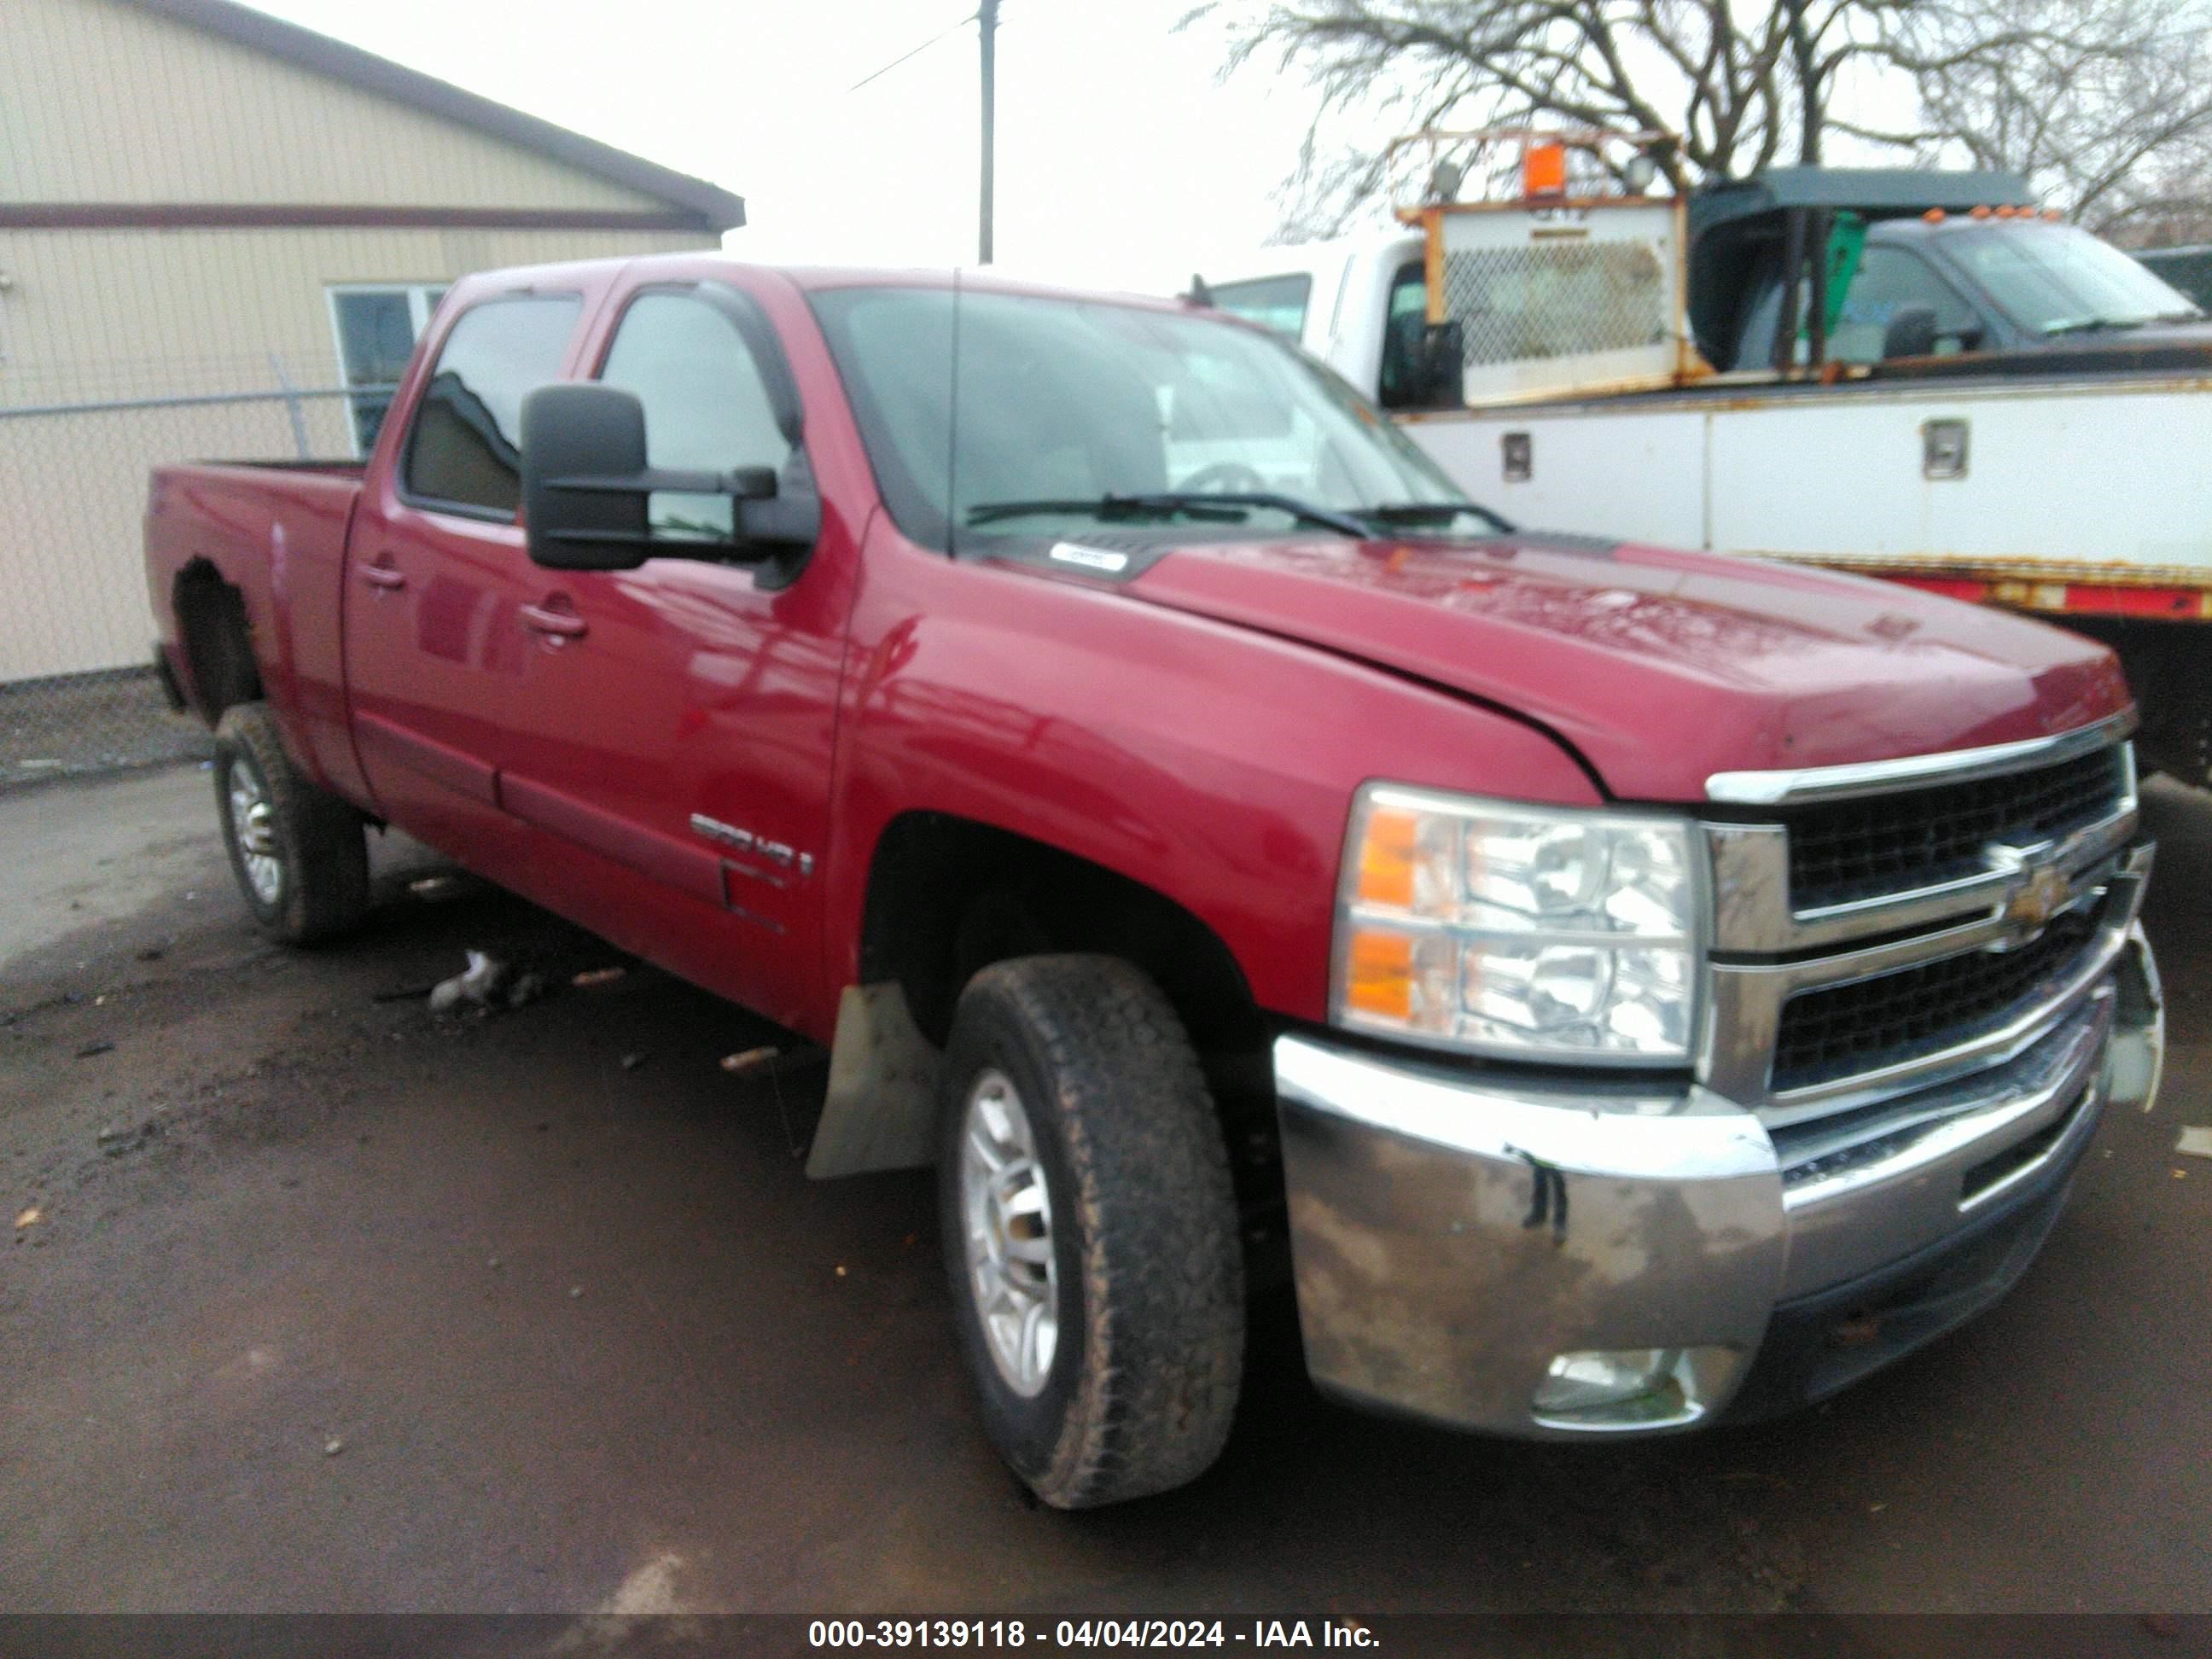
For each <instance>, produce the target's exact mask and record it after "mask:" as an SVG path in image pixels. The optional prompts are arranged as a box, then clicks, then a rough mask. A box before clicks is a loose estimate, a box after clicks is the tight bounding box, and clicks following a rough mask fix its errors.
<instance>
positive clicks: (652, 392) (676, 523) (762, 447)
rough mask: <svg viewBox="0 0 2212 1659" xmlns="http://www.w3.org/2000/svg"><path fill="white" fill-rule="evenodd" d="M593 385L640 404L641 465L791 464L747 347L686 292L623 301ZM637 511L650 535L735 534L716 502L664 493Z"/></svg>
mask: <svg viewBox="0 0 2212 1659" xmlns="http://www.w3.org/2000/svg"><path fill="white" fill-rule="evenodd" d="M599 378H600V380H604V381H605V382H606V384H607V385H609V386H621V387H623V389H624V390H626V391H629V392H635V393H636V394H637V397H638V401H639V402H640V403H641V404H644V405H645V450H646V459H647V461H648V462H649V463H650V464H651V465H653V466H655V467H665V468H670V469H681V470H683V471H707V472H726V471H730V470H731V469H732V467H739V466H765V467H769V468H772V469H774V470H775V471H777V472H779V473H781V471H783V468H784V465H785V463H786V462H787V461H789V460H790V459H791V443H790V441H789V440H788V439H787V438H786V437H785V436H784V435H783V433H782V431H781V428H778V427H777V425H776V422H775V406H774V404H772V403H771V402H770V400H769V392H768V386H767V383H766V381H765V380H763V378H762V373H761V367H760V365H759V364H758V363H757V362H755V361H754V360H753V354H752V348H751V347H750V346H749V345H747V344H746V343H745V338H744V336H743V335H742V334H740V333H738V325H736V323H734V322H732V320H731V319H730V318H729V317H728V316H727V315H726V313H723V312H722V311H720V309H718V308H717V307H715V306H714V305H713V304H712V303H710V302H709V301H706V300H702V299H701V298H700V297H699V296H698V295H696V294H690V293H673V292H659V293H656V292H652V291H647V293H644V294H641V295H639V296H638V297H637V298H636V299H635V300H633V301H631V302H630V305H629V309H628V310H627V311H625V312H623V317H622V321H621V323H620V324H618V325H617V327H616V329H615V338H614V344H613V346H612V347H611V349H609V350H608V352H607V361H606V367H605V368H603V369H602V370H601V371H600V372H599ZM647 513H648V515H649V517H650V520H651V522H652V525H653V532H654V533H655V534H656V535H666V536H674V537H684V536H696V537H701V538H707V539H710V540H711V539H720V538H726V537H727V536H728V535H729V534H730V533H731V532H732V529H733V528H734V527H735V526H734V517H733V513H734V508H733V504H732V501H730V499H729V497H727V496H726V495H672V494H669V493H667V492H665V491H664V492H662V493H660V494H657V495H654V496H653V499H652V501H650V502H649V503H648V505H647Z"/></svg>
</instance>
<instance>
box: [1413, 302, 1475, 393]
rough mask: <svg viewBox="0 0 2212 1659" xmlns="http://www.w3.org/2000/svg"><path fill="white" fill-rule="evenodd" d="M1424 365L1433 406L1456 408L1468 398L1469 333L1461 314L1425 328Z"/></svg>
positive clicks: (1424, 378) (1424, 379)
mask: <svg viewBox="0 0 2212 1659" xmlns="http://www.w3.org/2000/svg"><path fill="white" fill-rule="evenodd" d="M1421 369H1422V374H1421V380H1422V387H1421V389H1422V391H1423V392H1425V393H1427V396H1426V397H1425V398H1424V399H1423V402H1424V403H1425V404H1426V405H1427V406H1428V407H1429V408H1431V409H1456V408H1458V407H1459V406H1460V405H1461V404H1464V403H1465V402H1466V401H1467V343H1466V335H1465V333H1464V331H1462V328H1461V325H1460V323H1459V319H1457V318H1454V319H1452V320H1451V321H1450V322H1448V323H1431V324H1430V325H1428V326H1427V327H1426V328H1425V329H1424V330H1422V331H1421Z"/></svg>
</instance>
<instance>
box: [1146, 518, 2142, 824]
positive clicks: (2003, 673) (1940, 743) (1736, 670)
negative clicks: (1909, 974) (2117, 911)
mask: <svg viewBox="0 0 2212 1659" xmlns="http://www.w3.org/2000/svg"><path fill="white" fill-rule="evenodd" d="M1124 591H1125V592H1133V593H1134V594H1137V595H1139V596H1141V597H1143V598H1144V599H1148V600H1150V601H1151V602H1152V603H1154V604H1157V605H1169V606H1173V607H1175V608H1176V609H1178V610H1182V611H1190V612H1193V613H1194V614H1198V615H1202V616H1206V617H1213V618H1216V619H1218V620H1220V621H1223V622H1228V623H1237V624H1239V625H1242V626H1244V627H1248V628H1253V629H1262V630H1264V631H1266V632H1267V633H1270V634H1273V635H1279V636H1281V637H1285V638H1288V639H1293V640H1298V641H1305V642H1308V643H1310V644H1312V645H1315V646H1317V647H1322V648H1323V649H1326V650H1328V651H1331V652H1334V653H1339V654H1340V655H1343V656H1346V657H1351V658H1355V659H1360V660H1363V661H1366V662H1370V663H1373V664H1376V665H1379V666H1382V667H1384V668H1388V669H1391V670H1394V671H1397V672H1400V673H1403V674H1407V675H1412V676H1414V677H1417V678H1420V679H1422V680H1425V681H1429V682H1431V683H1434V684H1438V685H1442V686H1444V687H1448V688H1449V689H1450V690H1455V691H1457V692H1459V693H1462V694H1463V695H1465V696H1469V697H1474V698H1476V699H1479V700H1480V701H1481V702H1486V703H1489V704H1492V705H1493V706H1495V707H1497V708H1500V709H1502V710H1504V711H1506V712H1508V713H1510V714H1516V715H1518V716H1520V717H1522V718H1523V719H1526V720H1532V721H1534V722H1536V723H1537V724H1539V725H1541V726H1544V727H1546V728H1547V729H1548V730H1549V731H1551V732H1553V734H1554V735H1556V736H1557V737H1558V738H1559V739H1561V740H1562V741H1563V742H1565V743H1566V744H1569V745H1571V747H1572V748H1573V749H1574V750H1576V751H1577V752H1578V753H1579V754H1580V755H1581V756H1582V757H1583V760H1584V761H1585V762H1586V763H1588V764H1589V766H1590V768H1591V769H1593V770H1594V771H1595V773H1596V774H1597V775H1598V776H1599V778H1600V779H1601V781H1603V783H1604V785H1605V787H1607V790H1608V791H1609V792H1610V793H1612V794H1613V796H1615V797H1616V798H1618V799H1625V800H1650V801H1695V800H1700V799H1704V798H1705V780H1706V778H1707V777H1709V776H1711V775H1712V774H1713V773H1716V772H1731V771H1746V770H1753V771H1756V770H1765V769H1774V768H1790V767H1805V766H1828V765H1836V764H1840V763H1846V762H1857V761H1875V760H1889V759H1895V758H1898V757H1903V756H1907V755H1921V754H1935V753H1939V752H1942V751H1943V750H1951V749H1965V748H1972V747H1976V746H1978V745H1981V744H1996V743H2008V742H2013V741H2015V740H2017V739H2021V738H2035V737H2042V736H2045V735H2048V734H2050V733H2052V732H2064V731H2069V730H2072V729H2073V728H2075V727H2076V726H2086V725H2088V724H2090V723H2091V722H2093V721H2095V720H2100V719H2102V718H2104V717H2106V716H2107V715H2110V714H2116V713H2118V712H2119V711H2121V710H2122V709H2124V708H2126V707H2127V706H2128V692H2127V687H2126V684H2125V683H2124V681H2123V679H2122V678H2121V676H2120V671H2119V667H2118V664H2117V663H2116V662H2115V661H2114V659H2113V658H2112V655H2111V653H2109V652H2107V651H2106V650H2105V648H2104V647H2101V646H2100V645H2096V644H2094V643H2093V642H2092V641H2087V640H2085V639H2081V638H2080V637H2078V636H2076V635H2070V634H2064V633H2061V632H2059V631H2058V630H2057V629H2053V628H2047V627H2045V626H2043V625H2042V624H2040V623H2032V622H2027V621H2025V620H2022V619H2021V618H2019V617H2010V616H2007V615H2005V614H2003V613H2002V612H1999V611H1988V610H1983V609H1979V608H1978V607H1975V606H1972V605H1963V604H1960V603H1957V602H1955V601H1954V600H1949V599H1938V598H1936V597H1934V596H1932V595H1929V594H1925V593H1921V592H1916V591H1914V590H1912V589H1911V588H1907V587H1901V586H1895V585H1893V584H1891V583H1887V582H1881V581H1875V580H1869V579H1866V578H1862V577H1857V576H1847V575H1841V574H1834V573H1832V572H1828V571H1822V570H1814V569H1808V568H1799V567H1796V566H1790V565H1782V564H1776V563H1772V562H1765V561H1759V560H1752V559H1743V558H1736V557H1732V556H1718V555H1713V554H1699V553H1685V552H1675V551H1671V550H1665V549H1661V548H1652V547H1642V546H1636V545H1632V544H1615V543H1609V542H1602V541H1595V540H1589V539H1586V538H1579V537H1560V536H1544V535H1511V536H1504V537H1499V538H1494V539H1490V540H1485V541H1477V542H1436V541H1404V542H1399V541H1369V542H1355V541H1351V540H1348V539H1347V540H1340V541H1327V542H1323V541H1316V540H1303V539H1301V540H1291V541H1280V542H1262V543H1251V542H1224V543H1210V544H1200V545H1194V546H1189V547H1184V548H1180V549H1178V550H1176V551H1175V552H1174V553H1172V554H1170V555H1169V556H1167V557H1165V558H1164V559H1162V560H1160V561H1159V562H1158V563H1157V564H1154V565H1153V566H1152V568H1150V569H1148V570H1146V572H1145V573H1144V574H1142V575H1141V576H1139V578H1138V579H1137V580H1135V581H1134V582H1133V583H1131V584H1130V585H1129V586H1128V587H1127V589H1125V590H1124Z"/></svg>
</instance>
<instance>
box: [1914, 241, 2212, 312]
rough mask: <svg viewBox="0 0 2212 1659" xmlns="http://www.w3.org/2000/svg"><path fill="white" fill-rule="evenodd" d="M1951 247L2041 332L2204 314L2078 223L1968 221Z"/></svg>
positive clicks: (2003, 304)
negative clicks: (1971, 223)
mask: <svg viewBox="0 0 2212 1659" xmlns="http://www.w3.org/2000/svg"><path fill="white" fill-rule="evenodd" d="M1943 250H1944V252H1946V253H1948V255H1949V256H1950V257H1951V258H1952V259H1953V260H1954V261H1955V262H1956V263H1957V264H1958V265H1959V266H1960V269H1961V270H1965V271H1966V273H1967V274H1968V275H1969V276H1972V278H1973V279H1974V281H1975V282H1976V283H1978V284H1979V285H1980V286H1981V288H1982V289H1984V292H1986V293H1987V294H1988V295H1989V296H1990V299H1992V300H1993V301H1996V304H1997V306H1998V307H2000V308H2001V309H2002V310H2003V311H2004V313H2006V314H2007V315H2008V316H2009V317H2010V318H2011V319H2013V321H2014V322H2015V323H2017V324H2019V325H2020V326H2021V327H2022V328H2024V329H2027V330H2028V331H2030V332H2032V333H2036V334H2070V333H2078V332H2087V331H2093V330H2096V329H2102V328H2140V327H2141V326H2142V325H2143V324H2145V323H2152V322H2179V321H2183V320H2186V319H2194V318H2197V317H2201V316H2203V313H2202V312H2201V311H2199V310H2198V309H2197V307H2195V306H2193V305H2191V303H2190V302H2189V301H2188V300H2187V299H2186V298H2185V297H2184V296H2183V295H2181V294H2180V293H2179V291H2178V290H2176V289H2172V288H2169V287H2168V286H2167V285H2166V283H2162V282H2160V280H2159V279H2158V278H2157V277H2155V276H2152V275H2151V273H2150V272H2149V271H2148V270H2144V269H2143V268H2142V266H2141V265H2139V264H2136V262H2135V261H2134V260H2133V259H2130V258H2128V256H2127V255H2126V254H2124V253H2123V252H2120V251H2119V250H2118V248H2116V247H2113V246H2111V245H2110V244H2109V243H2106V242H2100V241H2099V240H2097V239H2096V238H2095V237H2094V236H2092V235H2091V234H2089V233H2088V232H2087V231H2086V230H2083V229H2081V228H2080V227H2079V226H2077V225H2053V224H2044V223H2039V222H2035V221H2033V220H2015V221H2011V222H2006V221H2002V220H2000V221H1997V222H1994V223H1987V224H1976V225H1961V226H1960V227H1958V228H1956V229H1954V230H1951V231H1950V232H1949V234H1948V235H1947V236H1946V237H1945V238H1944V240H1943Z"/></svg>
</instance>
